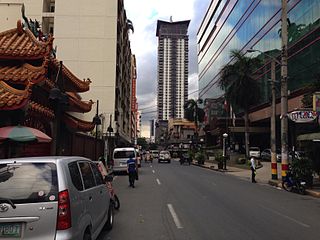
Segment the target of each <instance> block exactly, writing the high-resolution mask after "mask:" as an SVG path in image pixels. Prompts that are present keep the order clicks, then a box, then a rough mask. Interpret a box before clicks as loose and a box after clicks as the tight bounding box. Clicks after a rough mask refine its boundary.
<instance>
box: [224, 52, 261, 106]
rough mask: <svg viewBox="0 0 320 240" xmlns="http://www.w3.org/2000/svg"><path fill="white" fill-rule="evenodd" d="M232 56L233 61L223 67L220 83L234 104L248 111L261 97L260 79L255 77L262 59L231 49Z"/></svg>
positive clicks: (226, 95)
mask: <svg viewBox="0 0 320 240" xmlns="http://www.w3.org/2000/svg"><path fill="white" fill-rule="evenodd" d="M230 58H231V59H233V62H232V63H231V64H227V65H225V66H224V67H223V68H222V71H221V75H220V79H219V82H218V84H219V86H220V88H221V89H222V90H224V91H225V97H226V99H227V101H228V102H229V103H231V105H232V106H236V107H238V108H240V109H242V110H244V111H247V110H249V108H250V106H253V105H254V104H255V103H257V101H258V99H259V97H260V92H259V85H258V81H257V80H255V78H254V72H255V70H256V69H257V67H258V66H259V64H260V60H258V59H257V58H249V57H246V56H244V55H243V54H242V53H241V51H239V50H233V51H231V54H230Z"/></svg>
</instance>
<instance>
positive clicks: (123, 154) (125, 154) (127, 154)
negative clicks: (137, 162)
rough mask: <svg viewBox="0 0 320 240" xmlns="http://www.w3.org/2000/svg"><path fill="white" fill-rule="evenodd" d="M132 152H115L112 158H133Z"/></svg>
mask: <svg viewBox="0 0 320 240" xmlns="http://www.w3.org/2000/svg"><path fill="white" fill-rule="evenodd" d="M134 157H135V155H134V151H132V150H130V151H116V152H114V157H113V158H126V159H129V158H134Z"/></svg>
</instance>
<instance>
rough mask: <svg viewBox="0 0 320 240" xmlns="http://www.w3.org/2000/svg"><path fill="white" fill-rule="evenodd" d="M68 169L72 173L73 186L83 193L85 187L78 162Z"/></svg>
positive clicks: (70, 165) (71, 164)
mask: <svg viewBox="0 0 320 240" xmlns="http://www.w3.org/2000/svg"><path fill="white" fill-rule="evenodd" d="M68 167H69V172H70V176H71V181H72V183H73V185H74V186H75V188H76V189H78V190H79V191H82V190H83V185H82V180H81V174H80V171H79V168H78V164H77V162H73V163H70V164H69V165H68Z"/></svg>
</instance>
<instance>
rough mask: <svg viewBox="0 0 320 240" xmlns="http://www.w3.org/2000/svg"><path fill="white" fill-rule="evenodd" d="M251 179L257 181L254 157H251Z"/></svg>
mask: <svg viewBox="0 0 320 240" xmlns="http://www.w3.org/2000/svg"><path fill="white" fill-rule="evenodd" d="M250 169H251V181H252V182H253V183H256V160H255V158H254V157H251V159H250Z"/></svg>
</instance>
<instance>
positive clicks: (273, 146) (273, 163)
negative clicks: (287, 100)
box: [247, 49, 281, 180]
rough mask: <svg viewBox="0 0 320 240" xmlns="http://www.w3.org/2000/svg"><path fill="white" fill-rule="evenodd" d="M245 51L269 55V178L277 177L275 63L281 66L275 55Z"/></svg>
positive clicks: (252, 50) (251, 51) (251, 50)
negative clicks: (270, 98) (270, 102)
mask: <svg viewBox="0 0 320 240" xmlns="http://www.w3.org/2000/svg"><path fill="white" fill-rule="evenodd" d="M247 52H249V53H253V52H260V53H262V54H264V55H266V56H267V57H269V58H270V59H271V60H272V61H271V97H272V100H271V101H272V104H271V117H270V128H271V136H270V147H271V178H272V179H274V180H277V179H278V173H277V153H276V89H275V83H276V63H278V64H279V65H280V66H281V62H280V61H278V60H277V59H276V58H275V57H273V56H270V55H269V54H267V53H264V52H262V51H260V50H257V49H248V50H247Z"/></svg>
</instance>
